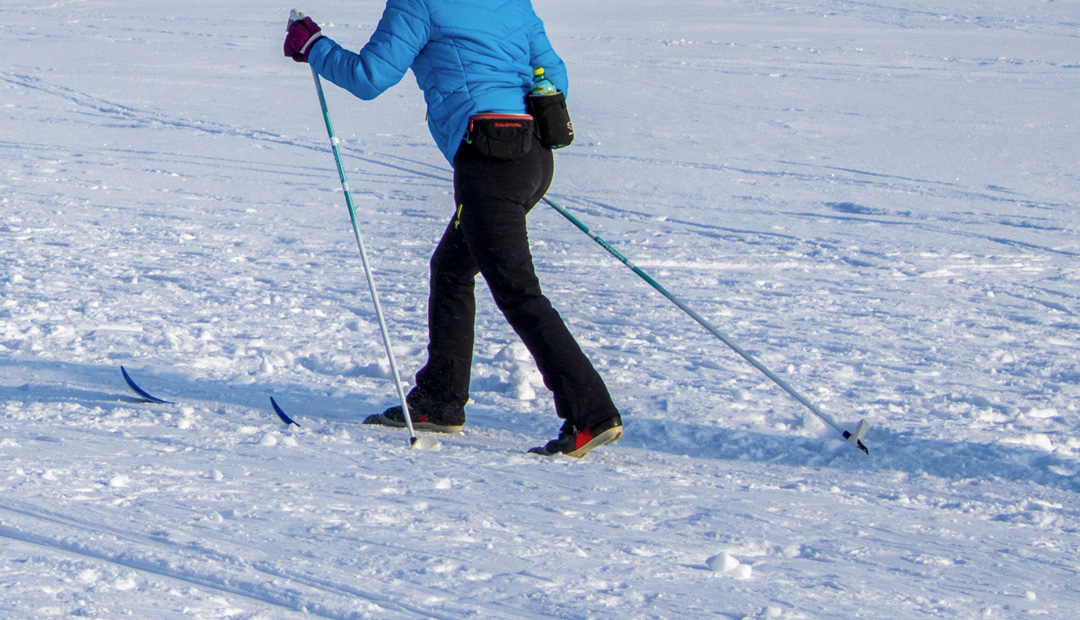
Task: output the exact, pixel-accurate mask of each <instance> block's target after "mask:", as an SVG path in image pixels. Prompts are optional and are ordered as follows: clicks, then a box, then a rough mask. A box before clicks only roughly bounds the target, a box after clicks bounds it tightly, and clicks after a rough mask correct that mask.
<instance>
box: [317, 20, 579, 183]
mask: <svg viewBox="0 0 1080 620" xmlns="http://www.w3.org/2000/svg"><path fill="white" fill-rule="evenodd" d="M308 63H310V64H311V66H312V67H314V68H315V70H316V71H317V72H318V73H319V75H321V76H323V77H325V78H326V79H328V80H330V81H331V82H333V83H334V84H337V85H338V86H340V87H342V88H344V89H346V90H348V91H349V92H351V93H353V94H354V95H356V96H357V97H360V98H361V99H374V98H375V97H377V96H378V95H379V94H381V93H382V92H383V91H385V90H386V89H388V88H390V87H391V86H393V85H394V84H397V83H398V82H399V81H401V78H402V77H403V76H404V75H405V72H406V71H407V70H409V69H410V68H411V69H412V71H413V74H414V75H415V76H416V83H417V84H418V85H419V86H420V89H421V90H423V91H424V99H425V101H427V111H428V126H429V128H430V129H431V135H432V136H433V137H434V138H435V143H436V144H438V146H439V149H440V150H441V151H442V152H443V155H445V156H446V159H447V161H449V162H450V163H451V165H453V162H454V155H455V154H456V153H457V150H458V146H460V144H461V140H462V138H463V137H464V135H465V129H466V127H467V126H468V122H469V117H470V116H472V115H474V114H477V113H478V112H497V113H506V114H522V113H524V112H525V95H526V94H527V93H528V91H529V89H530V88H531V87H532V70H533V68H535V67H543V68H544V70H545V73H546V74H547V77H548V79H550V80H551V81H552V82H554V83H555V86H556V87H557V88H559V90H562V91H563V92H566V91H567V86H568V84H567V78H566V66H565V65H564V64H563V61H562V59H561V58H559V56H558V55H557V54H556V53H555V51H554V50H553V49H552V47H551V42H550V41H548V38H547V34H546V33H545V32H544V24H543V22H542V21H540V18H539V17H537V16H536V13H535V12H534V11H533V7H532V2H531V1H530V0H389V1H388V2H387V3H386V10H385V11H384V12H383V16H382V19H381V20H380V21H379V26H378V28H377V29H376V30H375V33H374V34H372V35H371V39H370V40H369V41H368V43H367V45H365V46H364V48H363V49H362V50H360V53H358V54H357V53H353V52H350V51H348V50H346V49H344V48H342V47H341V46H340V45H338V44H337V43H335V42H334V41H332V40H330V39H328V38H326V37H322V38H321V39H319V40H317V41H316V42H315V44H314V45H313V46H312V48H311V51H310V53H309V55H308Z"/></svg>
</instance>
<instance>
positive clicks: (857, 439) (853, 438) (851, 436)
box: [544, 196, 870, 454]
mask: <svg viewBox="0 0 1080 620" xmlns="http://www.w3.org/2000/svg"><path fill="white" fill-rule="evenodd" d="M544 202H546V203H547V204H549V205H551V207H552V208H553V209H555V210H556V211H558V212H559V213H560V214H562V216H563V217H565V218H566V219H568V220H570V222H571V223H572V224H573V225H574V226H577V227H578V229H580V230H581V232H583V233H585V234H586V235H589V237H591V238H592V240H593V241H595V242H596V243H598V244H600V247H602V248H604V249H605V250H607V251H608V253H610V254H611V255H612V256H614V257H615V258H617V259H618V260H619V262H621V263H622V264H624V265H626V266H627V267H629V268H630V269H631V270H632V271H633V272H634V273H636V274H637V275H638V276H639V277H640V278H641V279H642V280H645V281H646V282H648V283H649V285H650V286H652V287H653V288H654V289H656V290H657V291H659V292H660V294H661V295H663V296H664V297H667V298H668V300H669V301H671V303H673V304H675V305H676V306H678V307H679V309H680V310H682V311H683V312H685V313H687V314H689V315H690V317H691V318H693V319H694V320H695V321H697V322H698V323H700V324H701V326H702V327H704V328H705V329H707V330H709V333H711V334H712V335H714V336H716V337H717V338H719V339H720V340H721V341H722V342H723V343H724V344H726V345H727V346H729V347H730V348H731V349H732V350H733V351H735V352H736V353H738V354H739V355H740V356H742V358H743V359H744V360H746V361H747V362H749V363H750V365H751V366H753V367H754V368H757V369H758V370H760V371H761V372H762V373H763V374H764V375H765V376H766V377H768V378H769V379H771V380H772V381H773V383H775V384H776V385H779V386H780V387H781V388H783V390H784V391H785V392H787V393H788V394H790V395H791V396H792V397H794V398H795V400H797V401H799V402H800V403H802V404H803V405H805V406H806V408H807V409H809V410H810V412H811V413H813V414H814V415H816V416H817V417H818V418H819V419H820V420H821V421H823V422H825V423H826V424H828V425H829V426H831V427H833V428H834V429H836V430H837V431H838V432H839V433H840V434H841V435H843V437H844V439H846V440H847V441H848V442H849V443H851V444H852V445H853V446H855V447H857V448H858V449H860V450H862V451H863V452H865V453H866V454H870V450H869V449H867V447H866V446H865V445H863V442H862V439H863V437H865V436H866V432H867V431H868V430H869V429H870V427H869V425H868V424H867V423H866V421H865V420H860V421H859V424H858V425H857V426H856V427H855V432H854V433H852V432H850V431H847V430H845V429H844V428H843V427H841V426H840V425H839V424H837V422H836V420H833V419H832V417H831V416H829V415H828V414H827V413H825V412H824V411H822V410H821V409H819V408H818V407H817V406H816V405H814V403H812V402H810V400H809V399H807V398H806V397H805V396H803V395H802V394H800V393H799V392H797V391H796V390H795V388H793V387H791V386H790V385H789V384H788V383H787V381H784V380H783V379H781V378H780V377H778V376H776V373H774V372H773V371H771V370H769V369H768V368H767V367H766V366H765V365H764V364H762V363H761V362H759V361H758V360H757V358H755V357H754V356H753V355H750V354H749V353H747V352H746V351H745V350H744V349H743V348H742V347H740V346H739V345H737V344H735V342H734V341H732V340H731V338H729V337H727V336H726V335H725V334H724V333H723V332H721V331H720V330H719V329H717V328H716V327H714V326H713V325H712V324H711V323H709V322H708V321H706V320H705V318H704V317H702V316H701V315H700V314H698V313H697V312H695V311H694V309H693V308H691V307H690V306H687V305H686V303H684V302H683V301H682V300H681V299H679V298H678V297H676V296H675V295H672V294H671V293H670V292H669V291H668V290H667V289H666V288H664V287H663V286H661V285H660V283H659V282H657V281H656V280H654V279H653V278H652V276H650V275H649V274H647V273H645V271H643V270H642V269H641V268H640V267H638V266H637V265H635V264H634V263H632V262H631V261H630V259H628V258H626V257H625V256H623V255H622V254H621V253H619V251H618V250H616V249H615V248H614V247H612V246H611V244H609V243H608V242H607V241H604V240H603V239H601V238H600V236H599V235H597V234H595V233H593V232H592V231H591V230H589V227H588V226H586V225H585V224H583V223H582V222H581V220H579V219H577V218H576V217H574V215H573V214H571V213H570V212H569V211H567V210H566V209H565V208H563V207H562V206H561V205H559V204H558V203H556V202H555V201H553V200H551V199H550V198H548V197H546V196H545V197H544Z"/></svg>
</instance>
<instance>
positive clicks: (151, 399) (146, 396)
mask: <svg viewBox="0 0 1080 620" xmlns="http://www.w3.org/2000/svg"><path fill="white" fill-rule="evenodd" d="M120 373H121V374H123V375H124V382H126V383H127V385H128V387H129V388H131V391H132V392H135V393H136V394H138V395H139V397H140V398H142V399H143V400H144V401H146V402H148V403H155V404H158V405H172V404H173V402H172V401H168V400H164V399H161V398H158V397H157V396H154V395H153V394H151V393H149V392H147V391H146V390H144V389H142V388H141V387H139V385H138V384H137V383H135V380H134V379H132V378H131V375H129V374H128V371H127V368H124V367H123V366H121V367H120Z"/></svg>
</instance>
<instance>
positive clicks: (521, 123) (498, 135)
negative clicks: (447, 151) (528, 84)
mask: <svg viewBox="0 0 1080 620" xmlns="http://www.w3.org/2000/svg"><path fill="white" fill-rule="evenodd" d="M533 126H534V124H533V117H532V116H530V115H528V114H493V113H484V114H476V115H474V116H472V117H471V118H469V130H468V132H467V133H466V136H465V141H466V142H468V143H469V144H471V145H473V146H474V147H476V150H478V151H480V154H481V155H484V156H486V157H491V158H492V159H501V160H514V159H518V158H520V157H522V156H523V155H525V154H526V153H528V152H529V149H530V148H531V147H532V137H533V131H534V129H533Z"/></svg>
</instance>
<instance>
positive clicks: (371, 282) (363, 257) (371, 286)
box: [311, 67, 439, 449]
mask: <svg viewBox="0 0 1080 620" xmlns="http://www.w3.org/2000/svg"><path fill="white" fill-rule="evenodd" d="M311 75H312V77H314V78H315V91H316V92H317V93H318V94H319V105H320V106H321V107H322V115H323V121H324V122H325V123H326V133H327V135H328V136H329V137H330V148H331V150H332V151H333V152H334V161H335V162H337V170H338V177H340V179H341V189H342V190H343V191H344V192H345V205H346V206H348V208H349V219H350V220H351V221H352V229H353V235H354V236H355V237H356V245H357V247H359V248H360V262H361V263H362V264H363V265H364V275H365V276H367V284H368V290H369V291H371V299H372V301H374V302H375V316H376V317H378V319H379V331H381V332H382V338H383V344H384V345H385V346H386V357H387V359H389V360H390V371H391V373H392V374H393V376H394V386H395V387H397V393H398V398H400V399H401V412H402V413H403V414H404V415H405V426H407V427H408V429H409V445H411V446H413V447H414V448H421V449H431V448H434V447H435V446H437V445H439V440H437V439H435V438H434V437H431V436H430V435H426V436H424V437H423V438H418V437H417V436H416V431H415V430H414V429H413V424H412V418H411V417H410V416H409V403H408V402H406V398H405V388H404V387H403V386H402V384H401V375H400V374H398V368H397V362H396V361H395V360H394V350H393V348H392V347H391V346H390V331H389V330H388V329H387V328H386V319H385V318H383V311H382V305H381V304H379V293H378V292H377V291H376V290H375V278H374V277H373V276H372V275H371V268H370V267H368V259H367V251H366V250H365V249H364V238H363V237H362V236H361V235H360V226H359V225H358V224H357V222H356V209H355V208H354V207H353V199H352V193H351V192H349V182H348V181H347V180H346V179H345V168H344V167H343V166H342V165H341V153H340V152H339V150H338V142H339V141H338V139H337V137H336V136H334V126H333V125H332V124H331V123H330V110H329V109H328V108H327V107H326V95H324V94H323V88H322V81H321V80H319V74H318V73H317V72H316V71H315V67H312V68H311Z"/></svg>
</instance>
